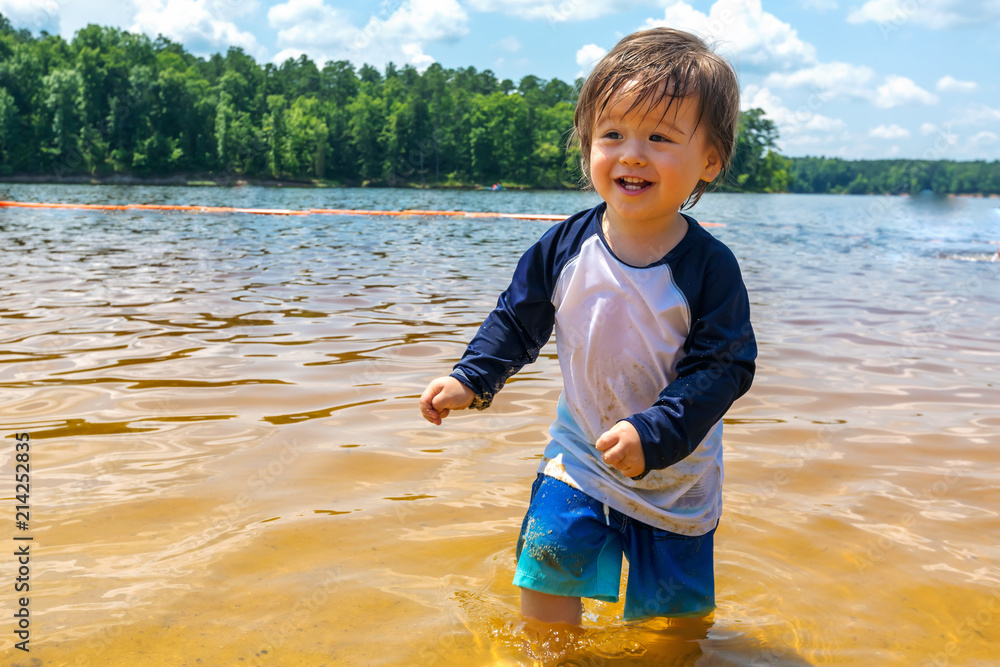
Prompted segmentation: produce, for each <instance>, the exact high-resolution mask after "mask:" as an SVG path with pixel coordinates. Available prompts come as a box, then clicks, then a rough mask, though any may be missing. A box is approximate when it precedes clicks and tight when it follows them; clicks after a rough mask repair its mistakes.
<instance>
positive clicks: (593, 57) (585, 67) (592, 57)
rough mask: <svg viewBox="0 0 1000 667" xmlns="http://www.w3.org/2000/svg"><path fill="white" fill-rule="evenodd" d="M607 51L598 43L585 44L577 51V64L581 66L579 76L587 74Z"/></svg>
mask: <svg viewBox="0 0 1000 667" xmlns="http://www.w3.org/2000/svg"><path fill="white" fill-rule="evenodd" d="M606 53H607V51H605V50H604V49H602V48H601V47H599V46H598V45H597V44H584V45H583V46H581V47H580V48H579V50H577V52H576V64H577V65H579V66H580V73H579V76H586V75H587V74H589V73H590V70H592V69H593V68H594V65H596V64H597V61H598V60H600V59H601V58H603V57H604V54H606Z"/></svg>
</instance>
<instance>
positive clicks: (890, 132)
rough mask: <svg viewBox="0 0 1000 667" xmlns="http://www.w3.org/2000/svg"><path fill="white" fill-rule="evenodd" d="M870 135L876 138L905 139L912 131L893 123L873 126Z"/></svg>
mask: <svg viewBox="0 0 1000 667" xmlns="http://www.w3.org/2000/svg"><path fill="white" fill-rule="evenodd" d="M868 136H869V137H874V138H876V139H905V138H907V137H909V136H910V131H909V130H907V129H905V128H902V127H900V126H899V125H896V124H895V123H893V124H892V125H879V126H878V127H875V128H872V130H871V131H870V132H868Z"/></svg>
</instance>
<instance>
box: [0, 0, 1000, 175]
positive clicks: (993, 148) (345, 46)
mask: <svg viewBox="0 0 1000 667" xmlns="http://www.w3.org/2000/svg"><path fill="white" fill-rule="evenodd" d="M0 12H3V13H4V14H5V15H7V16H8V18H10V19H11V21H12V22H13V23H14V24H15V25H16V26H18V27H26V28H29V29H31V30H33V31H36V32H37V31H38V30H41V29H46V30H48V31H49V32H51V33H59V34H61V35H63V36H64V37H66V38H67V39H71V38H72V36H73V33H74V32H75V31H76V30H78V29H79V28H81V27H83V26H84V25H86V24H87V23H99V24H101V25H113V26H117V27H121V28H125V29H128V30H133V31H142V32H146V33H148V34H149V35H151V36H155V35H156V34H157V33H162V34H164V35H166V36H168V37H170V38H171V39H173V40H175V41H178V42H180V43H182V44H184V45H185V47H186V48H187V49H188V50H189V51H191V52H193V53H196V54H198V55H203V56H204V55H207V54H210V53H213V52H217V51H222V52H224V51H225V50H226V49H227V48H228V47H229V46H230V45H236V46H241V47H243V48H244V49H245V50H246V51H247V52H249V53H251V54H252V55H253V56H254V57H256V58H257V60H258V61H259V62H263V61H275V62H281V61H283V60H284V59H285V58H287V57H296V56H298V55H300V54H302V53H305V54H307V55H309V56H310V57H311V58H313V59H314V60H316V61H317V62H320V63H322V62H323V61H326V60H339V59H347V60H351V61H352V62H354V63H355V64H356V65H357V66H360V65H361V64H362V63H365V62H367V63H370V64H373V65H376V66H377V67H379V68H380V69H381V67H382V66H384V64H385V63H386V62H388V61H390V60H391V61H393V62H395V63H396V64H398V65H402V64H405V63H411V64H413V65H415V66H416V67H418V68H420V69H423V68H425V67H426V66H427V65H429V64H430V63H432V62H439V63H441V64H442V65H444V66H445V67H466V66H469V65H472V66H474V67H476V68H477V69H480V70H482V69H487V68H488V69H491V70H492V71H493V72H494V73H495V74H496V75H497V76H498V77H500V78H509V79H512V80H513V81H514V82H515V83H516V82H517V81H518V80H519V79H520V78H521V77H523V76H525V75H527V74H534V75H536V76H539V77H541V78H543V79H550V78H560V79H563V80H564V81H566V82H572V81H573V79H574V78H576V77H577V76H581V75H584V74H585V73H586V72H587V71H588V70H589V67H590V65H591V63H592V62H593V60H594V59H595V58H596V57H599V56H600V55H601V54H602V53H603V52H605V51H606V50H608V49H610V48H611V47H612V46H613V45H614V44H615V42H616V41H617V40H618V39H620V38H621V37H623V36H624V35H626V34H628V33H630V32H633V31H635V30H637V29H640V28H643V27H647V26H652V25H670V26H673V27H678V28H683V29H687V30H691V31H692V32H697V33H699V34H701V35H703V36H706V37H707V38H708V39H709V40H710V41H714V42H716V43H717V44H718V46H717V49H718V50H719V51H720V52H722V53H723V54H724V55H726V56H727V57H728V58H729V59H730V60H731V61H732V62H734V64H736V66H737V69H738V71H739V74H740V80H741V84H742V89H743V106H744V108H750V107H761V108H763V109H764V110H765V112H766V113H767V115H768V117H770V118H771V119H772V120H774V121H775V122H776V123H777V125H778V128H779V130H780V132H781V139H780V141H779V148H780V149H781V151H782V152H783V153H785V154H786V155H793V156H799V155H827V156H840V157H845V158H887V157H907V158H929V159H954V160H968V159H988V160H996V159H1000V75H998V73H997V72H998V66H1000V38H998V34H1000V0H686V1H679V0H648V1H643V0H617V1H614V2H612V1H609V0H384V1H379V0H355V1H353V2H343V1H341V0H0Z"/></svg>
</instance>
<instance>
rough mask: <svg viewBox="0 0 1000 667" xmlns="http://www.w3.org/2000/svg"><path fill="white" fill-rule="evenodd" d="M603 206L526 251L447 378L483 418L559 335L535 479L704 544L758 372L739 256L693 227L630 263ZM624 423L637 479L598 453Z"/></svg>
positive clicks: (551, 232)
mask: <svg viewBox="0 0 1000 667" xmlns="http://www.w3.org/2000/svg"><path fill="white" fill-rule="evenodd" d="M604 209H605V205H604V204H601V205H599V206H597V207H595V208H593V209H590V210H588V211H583V212H581V213H578V214H577V215H574V216H572V217H570V218H568V219H567V220H565V221H563V222H561V223H559V224H557V225H555V226H554V227H552V228H551V229H549V230H548V231H547V232H546V233H545V234H544V235H543V236H542V238H541V239H539V240H538V241H537V242H536V243H535V244H534V245H533V246H532V247H531V248H529V249H528V251H527V252H526V253H525V254H524V255H523V256H522V257H521V259H520V261H519V262H518V265H517V268H516V269H515V271H514V275H513V277H512V279H511V284H510V286H509V287H508V288H507V289H506V290H505V291H504V293H503V294H501V295H500V298H499V300H498V302H497V307H496V308H495V309H494V310H493V312H492V313H490V315H489V316H488V317H487V318H486V320H485V321H484V322H483V324H482V326H481V327H480V329H479V331H478V333H477V334H476V336H475V337H474V338H473V340H472V341H471V342H470V343H469V346H468V348H467V349H466V352H465V354H464V355H463V357H462V359H461V361H459V363H458V364H456V365H455V369H454V372H453V373H452V376H453V377H455V378H457V379H458V380H460V381H461V382H463V383H464V384H465V385H467V386H468V387H470V388H471V389H472V391H473V393H474V394H475V396H476V398H475V401H474V403H473V407H477V408H480V409H482V408H485V407H487V406H488V405H489V403H490V402H491V401H492V399H493V396H494V395H495V394H496V393H497V392H498V391H499V390H500V389H501V388H502V387H503V385H504V383H505V382H506V380H507V379H508V378H509V377H510V376H511V375H513V374H514V373H516V372H517V371H518V370H519V369H520V368H522V367H523V366H524V365H525V364H527V363H531V362H533V361H534V360H535V359H536V358H537V357H538V353H539V351H540V350H541V348H542V346H544V345H545V343H546V342H547V341H548V340H549V337H550V336H551V334H552V332H553V330H555V334H556V349H557V352H558V357H559V365H560V369H561V370H562V375H563V381H564V389H563V392H562V394H561V395H560V398H559V403H558V406H557V412H556V420H555V422H553V424H552V426H551V427H550V429H549V434H550V435H551V441H550V442H549V444H548V446H547V447H546V449H545V454H544V457H543V460H542V462H541V464H540V467H539V470H540V472H543V473H544V474H546V475H549V476H552V477H556V478H558V479H560V480H562V481H564V482H566V483H568V484H570V485H571V486H573V487H575V488H577V489H580V490H581V491H583V492H584V493H586V494H588V495H590V496H591V497H593V498H596V499H597V500H600V501H601V502H604V503H606V504H607V505H609V506H610V507H613V508H615V509H617V510H618V511H620V512H622V513H624V514H626V515H628V516H631V517H633V518H635V519H638V520H640V521H643V522H645V523H648V524H650V525H653V526H656V527H659V528H664V529H666V530H670V531H673V532H676V533H680V534H683V535H702V534H704V533H706V532H708V531H709V530H711V529H712V528H714V527H715V525H716V523H717V521H718V519H719V516H720V514H721V511H722V477H723V470H722V416H723V415H724V414H725V412H726V410H728V409H729V407H730V405H732V403H733V401H735V400H736V398H738V397H739V396H740V395H742V394H743V393H745V392H746V391H747V389H749V387H750V383H751V381H752V378H753V373H754V359H755V358H756V353H757V348H756V342H755V340H754V336H753V330H752V328H751V325H750V309H749V301H748V299H747V293H746V288H745V287H744V284H743V280H742V277H741V275H740V270H739V265H738V264H737V261H736V258H735V257H734V256H733V254H732V252H731V251H730V250H729V249H728V248H727V247H726V246H725V245H724V244H723V243H722V242H720V241H719V240H717V239H716V238H714V237H713V236H712V235H711V234H709V233H708V232H707V231H705V230H704V229H702V228H701V227H700V226H699V225H698V223H697V222H696V221H695V220H693V219H692V218H690V217H688V216H685V219H686V221H687V223H688V230H687V233H686V234H685V236H684V238H683V239H682V240H681V241H680V243H678V244H677V246H676V247H675V248H674V249H673V250H671V251H670V252H669V253H668V254H667V255H666V256H665V257H663V258H662V259H660V260H659V261H657V262H654V263H652V264H650V265H648V266H644V267H635V266H631V265H629V264H626V263H624V262H622V261H621V260H620V259H618V258H617V257H616V256H615V255H614V253H613V252H612V251H611V249H610V247H608V245H607V242H606V240H605V238H604V235H603V233H602V232H601V219H602V216H603V213H604ZM623 419H625V420H628V421H629V422H630V423H631V424H632V425H633V426H635V428H636V430H637V431H638V433H639V436H640V438H641V440H642V447H643V454H644V456H645V459H646V471H645V472H644V473H643V474H642V475H641V476H639V477H636V478H630V477H626V476H624V475H623V474H622V473H621V472H619V471H618V470H616V469H614V468H612V467H611V466H609V465H607V464H605V463H604V462H603V460H602V459H601V452H599V451H597V448H596V447H595V444H594V443H595V442H596V441H597V438H598V437H600V435H601V434H602V433H604V432H605V431H606V430H608V429H609V428H610V427H611V426H613V425H614V424H615V423H616V422H618V421H620V420H623Z"/></svg>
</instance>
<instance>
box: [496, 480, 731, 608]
mask: <svg viewBox="0 0 1000 667" xmlns="http://www.w3.org/2000/svg"><path fill="white" fill-rule="evenodd" d="M714 535H715V529H714V528H713V529H712V530H711V531H710V532H708V533H706V534H705V535H699V536H698V537H688V536H686V535H678V534H677V533H671V532H670V531H667V530H662V529H659V528H654V527H652V526H650V525H648V524H645V523H642V522H641V521H636V520H635V519H632V518H630V517H628V516H626V515H624V514H622V513H621V512H618V511H617V510H614V509H610V508H608V507H607V506H605V505H604V504H603V503H601V502H599V501H597V500H594V499H593V498H591V497H590V496H588V495H586V494H585V493H583V492H582V491H578V490H576V489H574V488H573V487H571V486H569V485H568V484H566V483H564V482H560V481H559V480H557V479H554V478H552V477H546V476H545V475H542V474H539V475H538V477H537V478H536V479H535V482H534V484H532V486H531V503H530V505H529V506H528V512H527V514H526V515H525V517H524V521H523V522H522V524H521V534H520V536H519V537H518V540H517V572H516V573H515V575H514V585H515V586H520V587H522V588H529V589H531V590H534V591H538V592H541V593H548V594H550V595H566V596H570V597H585V598H595V599H597V600H604V601H607V602H617V601H618V590H619V583H620V581H621V573H622V556H623V555H624V556H625V558H627V559H628V562H629V575H628V584H627V586H626V589H625V620H636V619H640V618H647V617H650V616H703V615H705V614H708V613H709V612H711V611H712V610H713V609H714V608H715V572H714V566H713V560H712V543H713V538H714Z"/></svg>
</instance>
